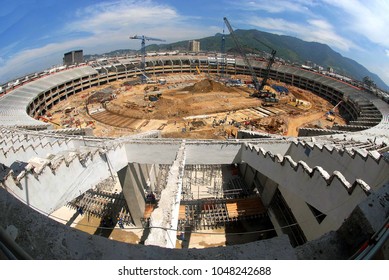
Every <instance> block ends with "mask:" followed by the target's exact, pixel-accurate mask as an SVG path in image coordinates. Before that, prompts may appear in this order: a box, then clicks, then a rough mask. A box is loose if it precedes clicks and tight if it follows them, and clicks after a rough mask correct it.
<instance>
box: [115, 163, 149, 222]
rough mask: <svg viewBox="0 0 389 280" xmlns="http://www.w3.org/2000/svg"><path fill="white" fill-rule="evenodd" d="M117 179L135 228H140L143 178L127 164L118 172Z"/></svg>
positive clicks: (142, 210)
mask: <svg viewBox="0 0 389 280" xmlns="http://www.w3.org/2000/svg"><path fill="white" fill-rule="evenodd" d="M118 177H119V181H120V184H121V186H122V189H123V195H124V198H125V199H126V202H127V206H128V209H129V210H130V213H131V217H132V219H133V222H134V224H135V226H141V225H142V223H141V219H142V218H143V214H144V211H145V205H146V202H145V194H144V186H145V185H144V182H145V181H144V178H143V179H142V177H141V176H140V174H139V171H138V170H137V168H136V165H134V164H131V163H130V164H128V165H127V166H126V167H124V168H123V169H121V170H119V172H118Z"/></svg>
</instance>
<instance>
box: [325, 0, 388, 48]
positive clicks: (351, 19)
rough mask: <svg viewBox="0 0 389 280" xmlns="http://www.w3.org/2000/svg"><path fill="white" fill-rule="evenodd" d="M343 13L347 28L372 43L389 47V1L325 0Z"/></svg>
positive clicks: (344, 25)
mask: <svg viewBox="0 0 389 280" xmlns="http://www.w3.org/2000/svg"><path fill="white" fill-rule="evenodd" d="M323 2H324V3H325V4H328V5H330V6H332V8H333V9H335V10H336V11H338V12H341V13H342V14H343V15H344V16H343V17H342V20H343V22H345V24H343V25H342V26H340V27H339V28H345V29H347V30H350V31H352V32H353V33H356V34H360V35H362V36H364V37H365V38H368V39H369V40H370V41H371V42H374V43H376V44H379V45H381V46H385V47H389V36H388V26H389V16H388V15H389V1H386V0H372V1H360V0H342V1H339V0H323Z"/></svg>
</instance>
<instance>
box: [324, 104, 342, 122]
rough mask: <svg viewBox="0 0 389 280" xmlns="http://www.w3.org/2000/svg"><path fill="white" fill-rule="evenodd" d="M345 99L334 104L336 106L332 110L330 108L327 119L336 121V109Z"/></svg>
mask: <svg viewBox="0 0 389 280" xmlns="http://www.w3.org/2000/svg"><path fill="white" fill-rule="evenodd" d="M342 102H343V100H341V101H339V102H338V104H336V105H335V106H334V108H332V109H331V110H329V111H328V112H327V113H326V114H325V117H326V120H327V121H330V122H333V121H335V109H336V108H337V107H338V106H339V105H340V103H342Z"/></svg>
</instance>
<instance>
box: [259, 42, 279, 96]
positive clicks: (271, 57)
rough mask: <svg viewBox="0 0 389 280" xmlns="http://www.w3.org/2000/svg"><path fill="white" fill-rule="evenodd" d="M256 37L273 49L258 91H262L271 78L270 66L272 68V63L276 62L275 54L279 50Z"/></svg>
mask: <svg viewBox="0 0 389 280" xmlns="http://www.w3.org/2000/svg"><path fill="white" fill-rule="evenodd" d="M254 39H255V40H256V41H257V42H259V43H261V44H262V45H264V46H265V47H267V48H269V49H270V50H271V56H270V59H269V61H268V63H267V65H266V69H265V74H264V75H263V78H262V83H261V85H260V86H259V88H258V92H261V91H262V90H263V88H264V86H265V85H266V82H267V79H268V78H269V73H270V68H271V66H272V64H273V63H274V61H275V56H276V53H277V51H276V50H274V49H272V48H271V47H270V46H268V45H267V44H265V43H264V42H261V41H260V40H258V39H257V38H255V37H254Z"/></svg>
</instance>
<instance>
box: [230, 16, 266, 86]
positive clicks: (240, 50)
mask: <svg viewBox="0 0 389 280" xmlns="http://www.w3.org/2000/svg"><path fill="white" fill-rule="evenodd" d="M223 19H224V22H225V23H226V25H227V28H228V30H229V31H230V34H231V37H232V39H233V40H234V43H235V46H236V48H237V49H238V51H239V54H240V55H241V56H242V57H243V60H244V62H245V64H246V65H247V67H248V68H249V71H250V74H251V77H252V80H253V83H254V87H255V89H256V90H259V87H260V84H259V82H258V79H257V76H256V75H255V71H254V69H253V67H252V66H251V64H250V61H249V59H248V58H247V56H246V53H245V52H244V51H243V49H242V47H241V45H240V43H239V41H238V38H236V36H235V33H234V30H233V29H232V27H231V24H230V22H229V21H228V19H227V18H226V17H224V18H223Z"/></svg>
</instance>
